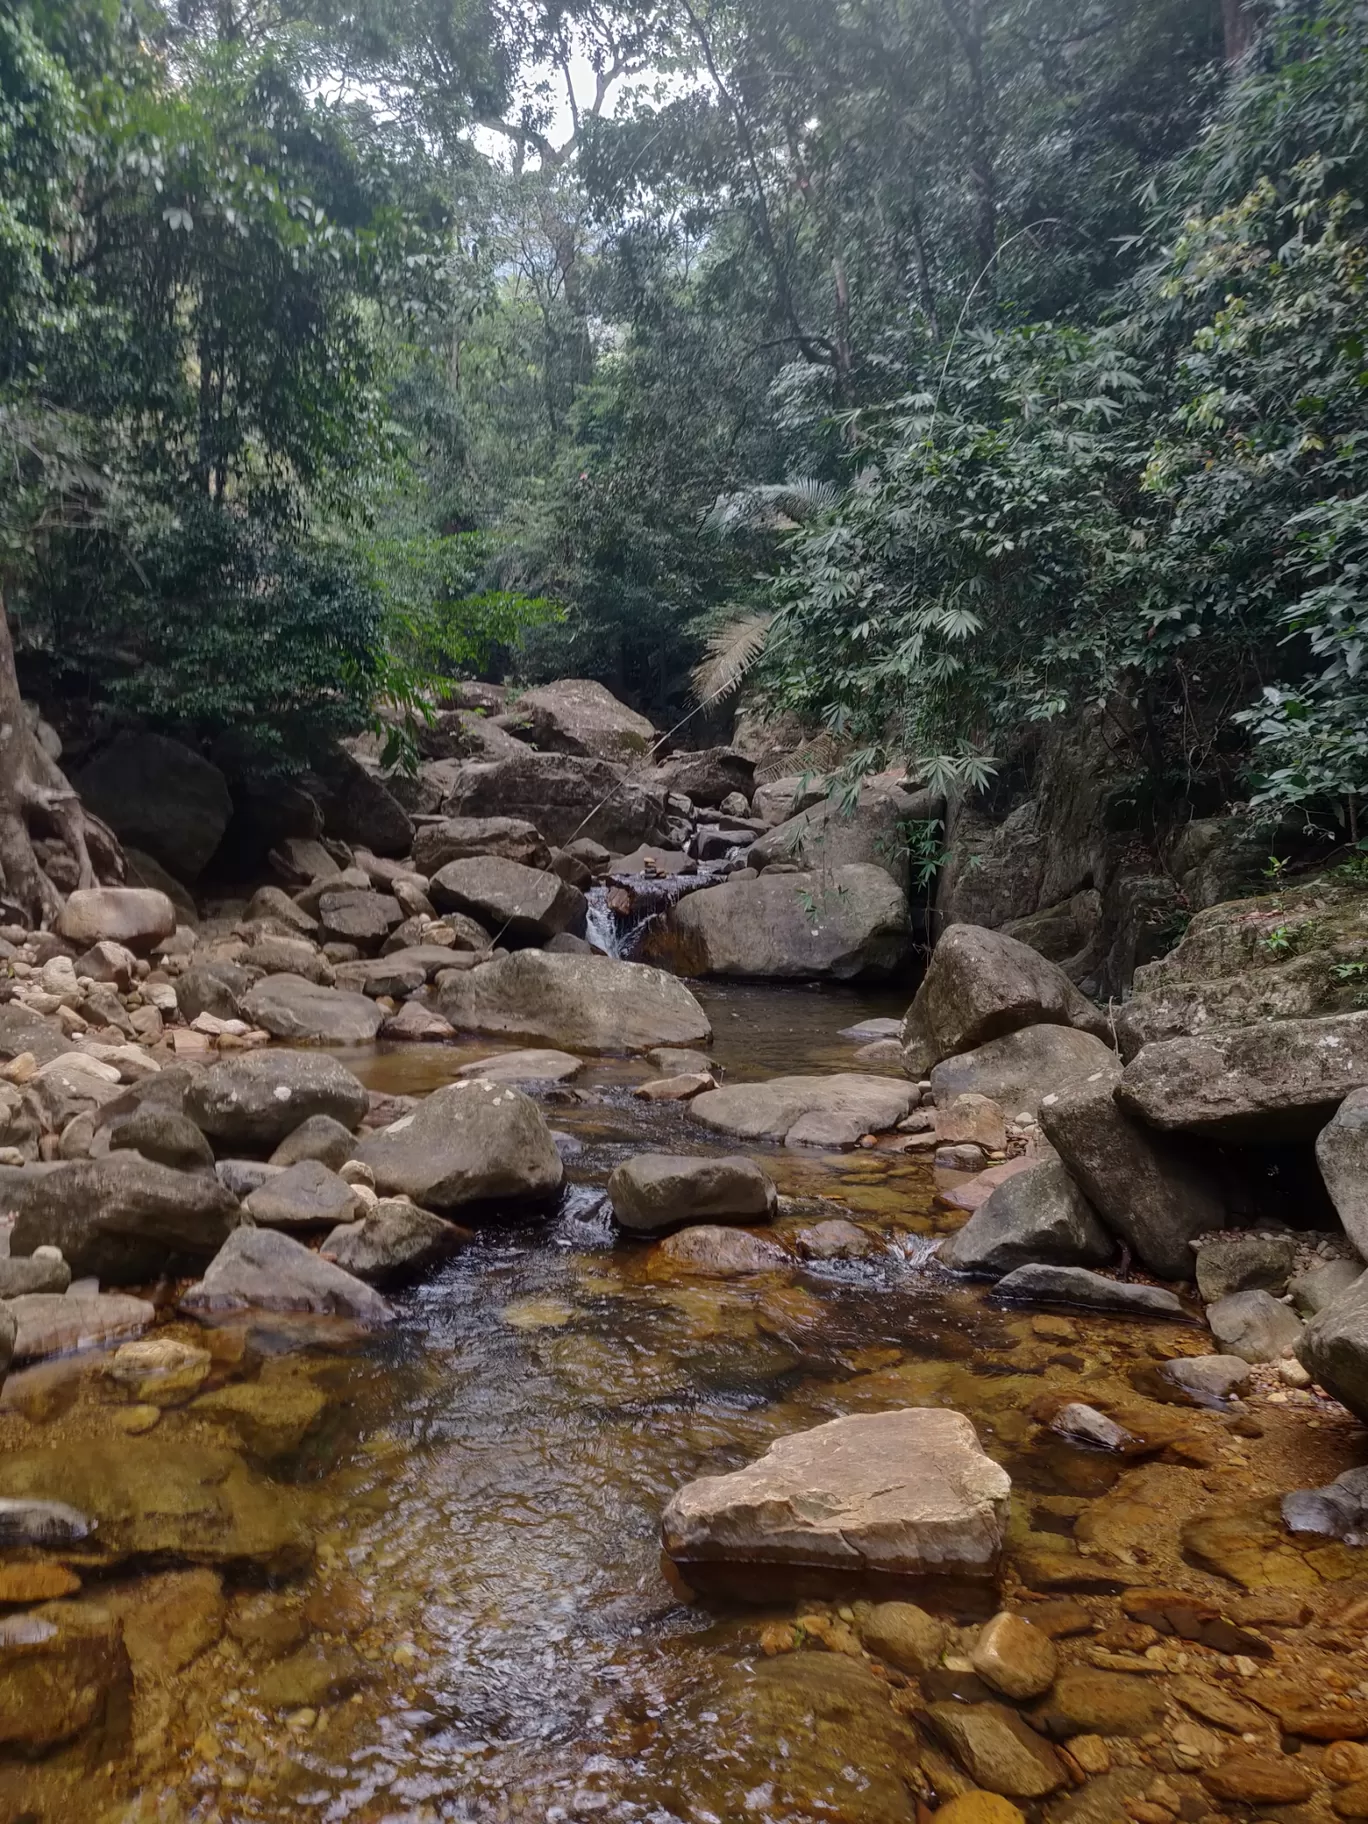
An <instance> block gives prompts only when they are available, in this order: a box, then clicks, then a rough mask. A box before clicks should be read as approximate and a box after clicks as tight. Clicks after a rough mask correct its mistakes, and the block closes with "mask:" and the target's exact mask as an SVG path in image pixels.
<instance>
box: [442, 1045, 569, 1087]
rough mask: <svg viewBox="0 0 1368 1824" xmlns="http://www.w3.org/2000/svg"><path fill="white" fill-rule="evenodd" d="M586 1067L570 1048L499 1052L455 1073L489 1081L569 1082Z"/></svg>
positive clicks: (462, 1076) (466, 1065)
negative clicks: (562, 1049)
mask: <svg viewBox="0 0 1368 1824" xmlns="http://www.w3.org/2000/svg"><path fill="white" fill-rule="evenodd" d="M583 1069H584V1059H583V1058H577V1057H576V1056H575V1055H574V1053H573V1052H570V1051H546V1050H541V1051H500V1052H496V1053H495V1054H494V1056H493V1057H490V1058H477V1059H476V1061H475V1062H474V1063H473V1064H462V1066H461V1068H460V1069H459V1070H458V1071H457V1073H456V1075H457V1076H458V1077H460V1078H462V1079H464V1078H468V1077H479V1078H481V1080H482V1081H484V1082H486V1083H568V1082H569V1080H570V1078H571V1077H577V1076H578V1075H579V1073H580V1072H581V1071H582V1070H583Z"/></svg>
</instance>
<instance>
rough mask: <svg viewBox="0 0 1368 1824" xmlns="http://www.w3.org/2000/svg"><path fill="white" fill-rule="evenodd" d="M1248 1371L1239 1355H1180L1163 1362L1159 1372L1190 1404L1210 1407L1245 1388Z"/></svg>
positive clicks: (1247, 1364)
mask: <svg viewBox="0 0 1368 1824" xmlns="http://www.w3.org/2000/svg"><path fill="white" fill-rule="evenodd" d="M1249 1369H1250V1364H1249V1363H1248V1362H1247V1361H1245V1359H1244V1357H1243V1356H1239V1355H1180V1356H1177V1357H1176V1358H1175V1359H1174V1360H1173V1361H1171V1362H1164V1363H1163V1364H1162V1365H1161V1366H1160V1369H1159V1372H1160V1374H1161V1375H1162V1376H1163V1378H1164V1379H1165V1380H1166V1381H1172V1383H1173V1385H1174V1386H1175V1387H1177V1388H1179V1389H1181V1391H1182V1392H1184V1393H1186V1394H1188V1395H1190V1396H1191V1397H1192V1398H1193V1399H1194V1400H1198V1401H1200V1402H1201V1403H1202V1404H1203V1405H1207V1404H1213V1405H1214V1404H1217V1403H1223V1402H1224V1401H1226V1400H1228V1399H1229V1398H1230V1396H1231V1394H1232V1393H1238V1392H1239V1391H1240V1390H1241V1388H1243V1387H1246V1386H1247V1385H1248V1384H1249Z"/></svg>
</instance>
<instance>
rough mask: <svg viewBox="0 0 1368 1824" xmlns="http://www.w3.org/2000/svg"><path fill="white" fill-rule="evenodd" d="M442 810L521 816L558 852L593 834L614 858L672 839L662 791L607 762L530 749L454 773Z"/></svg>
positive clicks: (462, 814)
mask: <svg viewBox="0 0 1368 1824" xmlns="http://www.w3.org/2000/svg"><path fill="white" fill-rule="evenodd" d="M442 810H443V812H444V814H445V815H446V816H447V817H496V816H497V817H512V818H516V819H518V820H519V821H521V822H526V823H530V824H533V825H534V826H535V827H536V829H537V831H538V833H539V834H540V835H541V836H542V838H543V839H544V840H545V841H546V842H547V843H549V844H552V845H554V846H555V847H557V848H564V847H565V845H566V844H567V843H569V842H573V841H575V840H577V839H578V838H580V837H586V836H587V837H589V838H591V839H592V840H593V841H595V842H598V843H601V844H602V845H603V846H604V847H605V848H606V849H607V850H608V851H609V852H610V854H613V855H627V854H630V853H631V851H632V850H633V849H634V848H636V847H637V845H638V844H639V843H643V842H645V843H655V842H662V841H664V840H665V839H666V838H667V836H668V833H669V813H668V811H667V809H666V805H665V795H664V793H663V792H660V791H659V790H656V789H653V788H652V787H651V786H649V785H647V784H644V783H642V782H641V781H639V780H635V779H627V778H624V777H623V775H622V773H621V772H620V771H619V769H618V768H617V767H616V766H614V765H613V764H612V763H611V762H609V761H606V760H597V759H587V758H582V757H580V756H577V755H572V754H554V753H533V752H532V751H531V750H530V749H527V750H521V751H519V752H517V753H510V754H506V755H504V756H502V757H500V758H498V759H494V760H474V761H468V762H465V763H463V764H461V765H459V766H457V767H455V768H454V769H453V777H452V780H451V787H450V791H449V792H448V795H447V797H446V800H445V802H444V803H443V805H442Z"/></svg>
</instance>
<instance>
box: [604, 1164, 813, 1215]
mask: <svg viewBox="0 0 1368 1824" xmlns="http://www.w3.org/2000/svg"><path fill="white" fill-rule="evenodd" d="M608 1197H609V1200H610V1201H611V1203H612V1206H613V1215H614V1217H615V1218H616V1219H617V1222H618V1224H619V1226H620V1227H621V1228H624V1229H628V1230H630V1231H632V1232H633V1233H637V1234H654V1233H659V1232H660V1231H662V1230H664V1229H671V1228H677V1227H679V1226H680V1225H682V1224H684V1223H695V1222H703V1223H716V1222H738V1223H757V1222H768V1221H770V1220H771V1219H772V1217H773V1216H774V1212H775V1209H776V1207H777V1204H778V1193H777V1191H776V1190H775V1187H774V1181H773V1179H772V1178H771V1177H770V1176H769V1174H768V1172H765V1171H762V1170H761V1168H760V1167H759V1166H758V1165H757V1164H756V1163H755V1162H754V1160H752V1159H745V1158H739V1157H738V1158H728V1159H718V1158H713V1157H704V1158H686V1157H683V1156H681V1155H679V1154H674V1153H640V1154H638V1155H637V1156H636V1157H635V1158H633V1159H626V1160H624V1161H623V1163H622V1164H621V1165H619V1166H617V1167H616V1168H615V1169H614V1171H613V1174H612V1176H611V1177H610V1178H609V1180H608Z"/></svg>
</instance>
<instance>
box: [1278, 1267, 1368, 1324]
mask: <svg viewBox="0 0 1368 1824" xmlns="http://www.w3.org/2000/svg"><path fill="white" fill-rule="evenodd" d="M1363 1272H1364V1266H1363V1262H1362V1261H1361V1260H1327V1261H1326V1262H1325V1263H1324V1265H1322V1266H1315V1267H1308V1268H1307V1270H1306V1271H1305V1273H1297V1274H1295V1275H1294V1276H1293V1277H1292V1278H1291V1279H1290V1280H1288V1282H1287V1289H1288V1291H1289V1292H1290V1293H1291V1294H1292V1304H1293V1308H1294V1309H1295V1310H1296V1312H1297V1313H1298V1315H1299V1316H1301V1317H1306V1318H1310V1317H1315V1316H1317V1315H1318V1314H1319V1313H1320V1312H1322V1311H1324V1309H1325V1307H1326V1306H1327V1305H1332V1304H1333V1303H1334V1302H1335V1300H1336V1299H1337V1298H1339V1297H1340V1295H1341V1294H1342V1293H1344V1292H1347V1291H1348V1290H1349V1288H1350V1286H1352V1285H1354V1284H1355V1283H1356V1282H1357V1281H1358V1280H1359V1279H1361V1278H1362V1276H1363Z"/></svg>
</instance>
